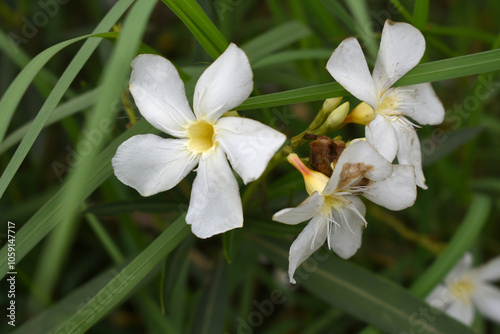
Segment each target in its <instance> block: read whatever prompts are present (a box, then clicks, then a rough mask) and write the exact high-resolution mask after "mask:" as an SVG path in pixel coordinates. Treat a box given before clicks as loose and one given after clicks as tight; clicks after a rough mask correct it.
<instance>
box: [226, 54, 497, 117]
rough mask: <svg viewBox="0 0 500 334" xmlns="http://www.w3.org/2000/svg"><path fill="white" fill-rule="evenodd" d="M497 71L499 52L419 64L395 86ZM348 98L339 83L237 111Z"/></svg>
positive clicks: (253, 102) (259, 100) (263, 99)
mask: <svg viewBox="0 0 500 334" xmlns="http://www.w3.org/2000/svg"><path fill="white" fill-rule="evenodd" d="M497 70H500V49H497V50H491V51H485V52H479V53H475V54H471V55H466V56H460V57H455V58H449V59H444V60H438V61H434V62H431V63H425V64H421V65H418V66H417V67H415V68H414V69H413V70H411V71H410V72H408V74H407V75H405V76H404V77H403V78H401V79H400V80H399V81H398V82H397V83H396V84H395V86H402V85H416V84H421V83H425V82H433V81H439V80H447V79H453V78H459V77H463V76H467V75H473V74H479V73H484V72H492V71H497ZM332 81H333V79H332ZM347 95H349V93H348V92H347V91H346V90H345V89H343V88H342V87H341V86H340V85H339V84H338V83H336V82H332V83H327V84H321V85H315V86H310V87H304V88H298V89H292V90H288V91H285V92H279V93H273V94H267V95H261V96H255V97H251V98H249V99H248V100H246V101H245V102H243V104H242V105H240V106H239V107H237V108H236V110H248V109H258V108H265V107H275V106H281V105H287V104H293V103H299V102H311V101H318V100H324V99H327V98H331V97H339V96H347Z"/></svg>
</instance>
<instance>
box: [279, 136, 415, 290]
mask: <svg viewBox="0 0 500 334" xmlns="http://www.w3.org/2000/svg"><path fill="white" fill-rule="evenodd" d="M288 161H289V162H290V163H291V164H292V165H294V166H295V168H297V169H298V170H299V171H300V172H301V173H302V175H303V177H304V181H305V185H306V190H307V192H308V193H309V195H310V196H309V197H308V198H307V199H306V200H305V201H304V202H302V203H301V204H300V205H299V206H298V207H296V208H289V209H284V210H281V211H279V212H277V213H276V214H275V215H274V216H273V220H275V221H278V222H281V223H285V224H291V225H296V224H299V223H301V222H303V221H306V220H309V219H310V222H309V224H308V225H307V226H306V227H305V228H304V230H303V231H302V232H301V233H300V234H299V236H298V237H297V239H296V240H295V241H294V242H293V244H292V246H291V248H290V257H289V267H288V274H289V276H290V282H292V283H295V280H294V279H293V274H294V272H295V270H296V269H297V267H298V266H299V265H300V264H301V263H302V262H304V261H305V260H306V259H307V258H308V257H309V256H311V254H313V253H314V252H315V251H316V250H317V249H318V248H319V247H321V245H323V244H324V243H325V240H326V241H327V242H328V247H329V248H330V249H333V250H334V251H335V253H337V254H338V255H339V256H340V257H342V258H344V259H347V258H349V257H351V256H352V255H354V254H355V253H356V251H357V250H358V249H359V247H360V246H361V233H362V231H363V229H364V228H365V227H366V225H367V222H366V220H365V218H364V216H365V213H366V207H365V205H364V204H363V202H362V201H361V200H360V199H359V198H358V197H357V196H358V195H363V196H364V197H366V198H367V199H369V200H371V201H372V202H374V203H376V204H379V205H382V206H384V207H386V208H388V209H390V210H403V209H405V208H407V207H409V206H411V205H413V203H414V202H415V199H416V196H417V189H416V185H415V172H414V168H413V166H404V165H392V164H391V163H390V162H389V161H387V160H386V159H385V158H384V157H382V156H381V155H380V154H379V153H378V152H377V151H376V150H375V149H374V148H373V147H372V146H371V145H370V144H369V143H367V142H365V141H362V140H354V141H352V142H351V143H350V145H349V146H347V148H346V149H345V150H344V151H343V152H342V154H341V155H340V157H339V160H338V161H337V163H336V166H335V168H334V170H333V174H332V176H331V177H330V179H329V178H328V177H327V176H326V175H324V174H322V173H320V172H316V171H313V170H310V169H309V168H307V167H306V166H305V165H304V164H303V163H302V161H301V160H300V158H299V157H298V156H297V155H296V154H290V155H289V156H288Z"/></svg>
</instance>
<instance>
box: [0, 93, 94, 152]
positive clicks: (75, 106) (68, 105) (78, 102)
mask: <svg viewBox="0 0 500 334" xmlns="http://www.w3.org/2000/svg"><path fill="white" fill-rule="evenodd" d="M98 92H99V88H95V89H93V90H91V91H88V92H86V93H83V94H81V95H78V96H76V97H74V98H72V99H70V100H68V101H67V102H65V103H63V104H61V105H60V106H59V107H57V108H56V109H54V111H53V112H52V113H51V114H50V117H49V119H48V120H47V122H46V123H45V124H44V125H43V127H44V128H46V127H47V126H49V125H51V124H54V123H56V122H58V121H60V120H61V119H64V118H66V117H68V116H71V115H74V114H75V113H77V112H79V111H82V110H84V109H87V108H89V107H90V106H92V105H93V104H94V103H95V101H96V100H97V96H98ZM33 123H34V121H29V122H27V123H26V124H24V125H22V126H20V127H19V128H17V129H16V130H15V131H13V132H12V133H10V134H9V135H8V136H7V137H6V138H5V139H4V141H3V142H2V143H1V144H0V154H2V153H5V151H7V150H8V149H9V148H11V147H12V146H14V145H16V144H17V143H18V142H20V141H21V140H22V139H23V137H24V136H25V135H26V134H27V133H28V131H29V129H30V128H32V126H33Z"/></svg>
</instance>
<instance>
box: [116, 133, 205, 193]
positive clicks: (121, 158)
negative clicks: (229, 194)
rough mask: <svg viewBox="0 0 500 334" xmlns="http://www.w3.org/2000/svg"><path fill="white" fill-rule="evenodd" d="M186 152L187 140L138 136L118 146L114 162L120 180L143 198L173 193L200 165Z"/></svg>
mask: <svg viewBox="0 0 500 334" xmlns="http://www.w3.org/2000/svg"><path fill="white" fill-rule="evenodd" d="M198 160H199V158H198V157H196V156H193V155H191V154H190V153H189V152H188V151H187V150H186V140H185V139H164V138H161V137H159V136H156V135H152V134H148V135H138V136H134V137H132V138H130V139H128V140H127V141H125V142H124V143H123V144H121V145H120V146H119V147H118V150H117V151H116V154H115V156H114V157H113V159H112V160H111V164H112V165H113V169H114V172H115V175H116V177H117V178H118V179H119V180H120V181H121V182H123V183H124V184H126V185H128V186H130V187H132V188H134V189H136V190H137V191H138V192H139V193H140V194H141V195H142V196H151V195H154V194H156V193H159V192H161V191H165V190H169V189H171V188H172V187H174V186H175V185H177V183H179V182H180V181H181V180H182V179H183V178H184V177H185V176H186V175H187V174H188V173H189V172H190V171H191V170H192V169H193V168H194V166H196V164H197V163H198Z"/></svg>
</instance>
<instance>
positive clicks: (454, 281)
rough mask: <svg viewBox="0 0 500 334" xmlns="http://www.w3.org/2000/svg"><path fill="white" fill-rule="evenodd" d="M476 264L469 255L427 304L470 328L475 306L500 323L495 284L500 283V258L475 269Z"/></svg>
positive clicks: (498, 290)
mask: <svg viewBox="0 0 500 334" xmlns="http://www.w3.org/2000/svg"><path fill="white" fill-rule="evenodd" d="M473 262H474V258H473V257H472V255H471V254H470V253H466V254H465V255H464V256H463V257H462V259H461V260H460V261H459V262H458V263H457V264H456V266H455V267H454V268H453V269H452V270H451V271H450V272H449V273H448V275H447V276H446V278H445V279H444V282H443V283H442V284H439V285H438V286H436V287H435V288H434V290H433V291H432V292H431V293H430V294H429V296H427V298H426V299H425V300H426V301H427V303H429V304H430V305H432V306H434V307H435V308H437V309H440V310H443V311H444V312H446V314H448V315H449V316H451V317H453V318H455V319H457V320H458V321H461V322H462V323H464V324H466V325H469V326H470V325H471V324H472V323H473V321H474V306H475V307H476V308H477V309H478V310H479V312H480V313H481V314H482V315H483V316H484V317H486V318H488V319H490V320H492V321H495V322H497V323H500V289H499V288H498V287H496V286H495V285H494V284H493V282H496V281H499V280H500V256H498V257H496V258H494V259H493V260H491V261H489V262H488V263H486V264H484V265H482V266H480V267H477V268H474V269H472V264H473Z"/></svg>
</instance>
